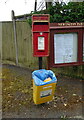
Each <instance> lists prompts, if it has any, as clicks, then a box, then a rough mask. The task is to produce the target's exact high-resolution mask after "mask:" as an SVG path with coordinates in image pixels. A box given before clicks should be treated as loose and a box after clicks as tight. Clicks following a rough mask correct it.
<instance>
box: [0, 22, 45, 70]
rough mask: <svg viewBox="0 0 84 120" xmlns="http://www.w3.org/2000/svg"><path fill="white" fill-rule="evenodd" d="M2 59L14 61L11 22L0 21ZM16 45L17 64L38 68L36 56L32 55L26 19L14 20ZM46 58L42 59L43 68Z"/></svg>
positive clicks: (28, 26)
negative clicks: (0, 24) (0, 23)
mask: <svg viewBox="0 0 84 120" xmlns="http://www.w3.org/2000/svg"><path fill="white" fill-rule="evenodd" d="M2 33H3V34H2V39H3V42H2V60H3V63H4V62H6V63H7V62H10V61H12V62H14V63H15V60H16V55H15V43H14V30H13V23H12V22H2ZM16 33H17V45H18V60H19V65H22V66H26V67H29V68H32V69H38V58H37V57H33V55H32V34H31V27H30V25H29V24H28V23H27V22H26V21H17V22H16ZM45 60H46V58H44V59H43V68H45V67H46V65H45V64H44V63H45Z"/></svg>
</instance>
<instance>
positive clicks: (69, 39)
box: [54, 33, 77, 64]
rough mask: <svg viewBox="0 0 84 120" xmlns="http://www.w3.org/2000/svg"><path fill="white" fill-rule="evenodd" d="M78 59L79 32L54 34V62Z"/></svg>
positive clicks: (67, 61)
mask: <svg viewBox="0 0 84 120" xmlns="http://www.w3.org/2000/svg"><path fill="white" fill-rule="evenodd" d="M76 60H77V34H76V33H67V34H66V33H65V34H55V35H54V62H55V64H56V63H69V62H76Z"/></svg>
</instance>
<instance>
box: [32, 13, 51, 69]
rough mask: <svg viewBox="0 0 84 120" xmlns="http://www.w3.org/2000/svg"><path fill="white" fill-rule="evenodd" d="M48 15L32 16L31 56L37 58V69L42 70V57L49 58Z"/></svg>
mask: <svg viewBox="0 0 84 120" xmlns="http://www.w3.org/2000/svg"><path fill="white" fill-rule="evenodd" d="M49 24H50V23H49V15H48V14H34V15H33V16H32V41H33V42H32V43H33V56H35V57H38V60H39V69H42V57H45V56H49Z"/></svg>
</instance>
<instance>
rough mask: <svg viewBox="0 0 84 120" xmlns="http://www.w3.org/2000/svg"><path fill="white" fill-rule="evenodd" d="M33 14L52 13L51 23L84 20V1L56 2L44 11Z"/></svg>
mask: <svg viewBox="0 0 84 120" xmlns="http://www.w3.org/2000/svg"><path fill="white" fill-rule="evenodd" d="M33 14H50V22H51V23H54V22H55V23H62V22H64V23H65V22H84V2H69V3H68V4H65V3H64V2H61V3H59V2H56V3H55V4H54V5H51V6H50V7H48V9H46V10H43V11H37V12H34V13H33Z"/></svg>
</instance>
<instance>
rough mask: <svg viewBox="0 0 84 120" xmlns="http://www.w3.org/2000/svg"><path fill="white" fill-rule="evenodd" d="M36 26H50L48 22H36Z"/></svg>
mask: <svg viewBox="0 0 84 120" xmlns="http://www.w3.org/2000/svg"><path fill="white" fill-rule="evenodd" d="M34 25H48V22H34Z"/></svg>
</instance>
